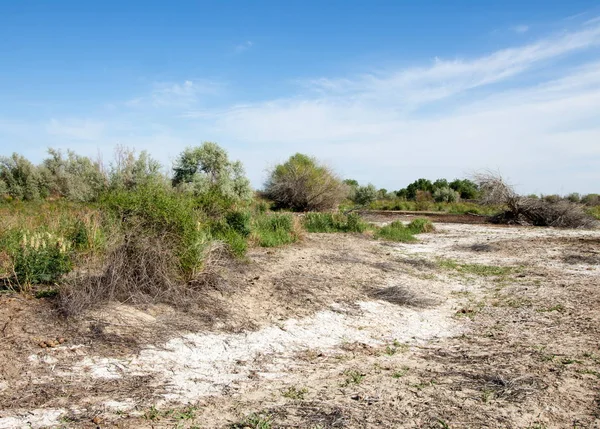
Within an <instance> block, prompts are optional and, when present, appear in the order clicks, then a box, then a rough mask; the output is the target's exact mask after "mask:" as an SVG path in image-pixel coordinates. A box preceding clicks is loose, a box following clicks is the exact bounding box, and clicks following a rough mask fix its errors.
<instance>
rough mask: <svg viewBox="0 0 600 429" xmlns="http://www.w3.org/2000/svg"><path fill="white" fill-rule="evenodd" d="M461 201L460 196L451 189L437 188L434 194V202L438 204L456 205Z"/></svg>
mask: <svg viewBox="0 0 600 429" xmlns="http://www.w3.org/2000/svg"><path fill="white" fill-rule="evenodd" d="M459 199H460V194H459V193H458V192H457V191H455V190H454V189H451V188H449V187H445V188H437V189H436V190H435V191H434V192H433V200H434V201H435V202H437V203H455V202H457V201H458V200H459Z"/></svg>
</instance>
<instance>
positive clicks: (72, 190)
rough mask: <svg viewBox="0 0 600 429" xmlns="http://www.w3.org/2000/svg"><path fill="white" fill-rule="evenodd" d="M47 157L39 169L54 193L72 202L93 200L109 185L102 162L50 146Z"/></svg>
mask: <svg viewBox="0 0 600 429" xmlns="http://www.w3.org/2000/svg"><path fill="white" fill-rule="evenodd" d="M48 154H49V155H50V156H49V157H48V158H46V159H44V161H43V163H42V166H41V168H40V171H41V175H42V177H43V178H44V182H45V184H46V186H48V188H49V191H50V193H51V194H53V195H56V196H60V197H63V198H67V199H69V200H71V201H92V200H94V199H96V198H98V196H99V195H100V193H101V192H102V191H103V190H104V189H105V188H106V177H105V175H104V173H103V172H102V169H101V167H100V164H99V163H97V162H93V161H92V160H91V159H89V158H88V157H85V156H80V155H77V154H76V153H74V152H72V151H67V157H66V158H65V157H63V154H62V153H61V151H60V150H56V149H52V148H50V149H48Z"/></svg>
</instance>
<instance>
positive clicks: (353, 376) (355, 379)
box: [342, 369, 365, 386]
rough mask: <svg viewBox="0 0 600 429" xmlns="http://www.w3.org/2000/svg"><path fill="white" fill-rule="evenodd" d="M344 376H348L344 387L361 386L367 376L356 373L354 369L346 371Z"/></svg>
mask: <svg viewBox="0 0 600 429" xmlns="http://www.w3.org/2000/svg"><path fill="white" fill-rule="evenodd" d="M344 375H345V376H346V379H345V380H344V383H343V384H342V386H350V385H352V384H360V383H361V382H362V381H363V379H364V378H365V374H362V373H361V372H359V371H356V370H354V369H351V370H347V371H345V372H344Z"/></svg>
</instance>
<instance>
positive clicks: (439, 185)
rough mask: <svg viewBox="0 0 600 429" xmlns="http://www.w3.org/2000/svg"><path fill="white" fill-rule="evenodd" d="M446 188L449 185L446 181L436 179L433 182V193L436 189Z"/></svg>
mask: <svg viewBox="0 0 600 429" xmlns="http://www.w3.org/2000/svg"><path fill="white" fill-rule="evenodd" d="M448 187H450V185H449V184H448V181H447V180H446V179H437V180H436V181H435V182H433V190H434V192H435V190H436V189H441V188H448Z"/></svg>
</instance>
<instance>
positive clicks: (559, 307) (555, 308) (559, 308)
mask: <svg viewBox="0 0 600 429" xmlns="http://www.w3.org/2000/svg"><path fill="white" fill-rule="evenodd" d="M537 311H538V313H549V312H552V311H558V312H559V313H563V312H564V311H565V307H564V306H563V305H562V304H556V305H554V306H552V307H547V308H540V309H538V310H537Z"/></svg>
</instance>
